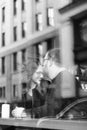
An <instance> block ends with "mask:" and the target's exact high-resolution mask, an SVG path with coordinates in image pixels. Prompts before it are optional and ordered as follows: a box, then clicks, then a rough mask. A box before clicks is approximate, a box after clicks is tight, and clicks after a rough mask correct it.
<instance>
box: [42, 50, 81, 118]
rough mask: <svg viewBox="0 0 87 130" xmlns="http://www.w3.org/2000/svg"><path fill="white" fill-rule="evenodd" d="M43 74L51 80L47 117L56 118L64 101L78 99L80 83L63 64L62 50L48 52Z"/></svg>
mask: <svg viewBox="0 0 87 130" xmlns="http://www.w3.org/2000/svg"><path fill="white" fill-rule="evenodd" d="M42 66H43V69H42V70H43V73H46V74H47V75H48V77H49V79H51V81H52V82H51V84H50V85H49V89H48V93H47V99H46V100H47V104H48V107H47V109H48V110H47V111H48V112H47V116H56V114H58V112H59V111H60V110H61V109H62V107H63V99H64V98H66V99H72V98H73V97H74V98H75V97H76V98H77V97H78V88H79V87H80V83H79V82H78V80H77V79H76V78H75V75H74V74H72V73H71V72H70V71H69V70H68V69H67V68H66V67H64V66H63V65H62V64H61V56H60V49H58V48H54V49H51V50H50V51H48V52H47V53H46V55H45V57H44V62H43V65H42Z"/></svg>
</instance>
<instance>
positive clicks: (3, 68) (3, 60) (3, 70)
mask: <svg viewBox="0 0 87 130" xmlns="http://www.w3.org/2000/svg"><path fill="white" fill-rule="evenodd" d="M1 70H2V74H5V57H2V69H1Z"/></svg>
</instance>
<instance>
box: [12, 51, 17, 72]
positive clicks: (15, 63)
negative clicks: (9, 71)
mask: <svg viewBox="0 0 87 130" xmlns="http://www.w3.org/2000/svg"><path fill="white" fill-rule="evenodd" d="M13 70H14V71H16V70H17V53H14V54H13Z"/></svg>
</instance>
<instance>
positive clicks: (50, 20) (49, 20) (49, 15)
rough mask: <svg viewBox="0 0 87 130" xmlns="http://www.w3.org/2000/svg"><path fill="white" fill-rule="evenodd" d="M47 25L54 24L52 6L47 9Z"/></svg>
mask: <svg viewBox="0 0 87 130" xmlns="http://www.w3.org/2000/svg"><path fill="white" fill-rule="evenodd" d="M47 25H48V26H54V9H53V8H52V7H50V8H48V9H47Z"/></svg>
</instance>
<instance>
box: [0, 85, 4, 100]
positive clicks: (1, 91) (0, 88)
mask: <svg viewBox="0 0 87 130" xmlns="http://www.w3.org/2000/svg"><path fill="white" fill-rule="evenodd" d="M0 98H5V86H3V87H0Z"/></svg>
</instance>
